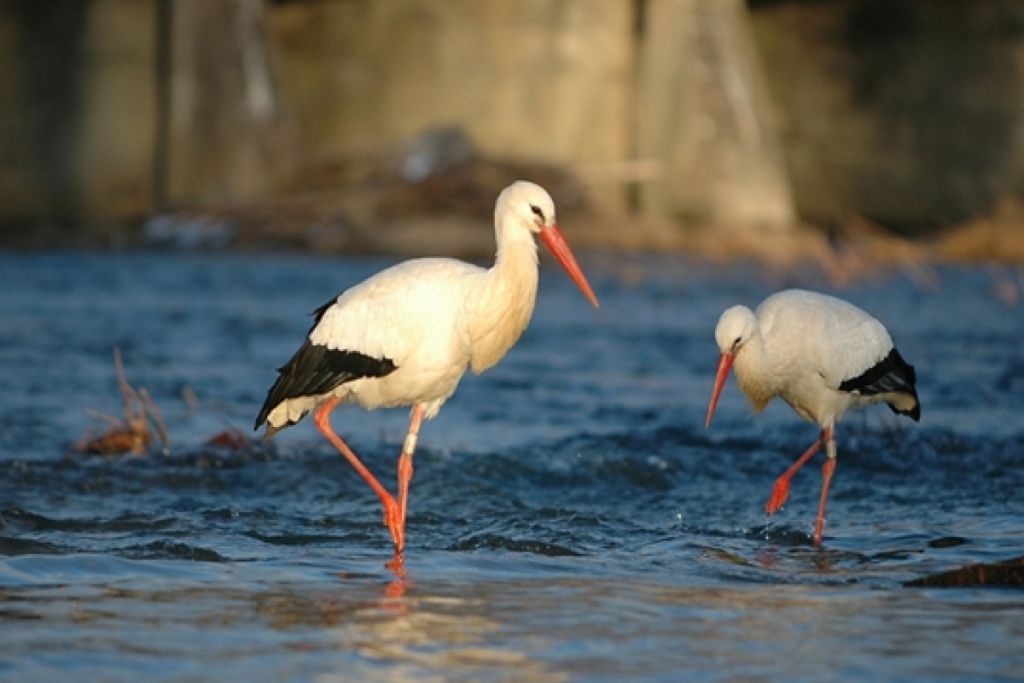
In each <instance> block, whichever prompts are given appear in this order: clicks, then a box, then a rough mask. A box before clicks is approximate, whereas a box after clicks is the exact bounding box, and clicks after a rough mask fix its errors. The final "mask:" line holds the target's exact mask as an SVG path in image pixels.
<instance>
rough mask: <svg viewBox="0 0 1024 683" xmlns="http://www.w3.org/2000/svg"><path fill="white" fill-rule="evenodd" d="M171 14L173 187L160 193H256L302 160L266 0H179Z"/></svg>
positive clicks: (197, 197) (188, 196) (181, 196)
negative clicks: (278, 73) (278, 77)
mask: <svg viewBox="0 0 1024 683" xmlns="http://www.w3.org/2000/svg"><path fill="white" fill-rule="evenodd" d="M171 14H172V16H171V22H172V26H171V32H170V35H171V45H170V65H171V66H170V69H171V77H170V88H171V94H170V98H169V107H170V111H169V121H168V122H167V124H166V125H167V126H168V130H167V133H166V134H167V138H168V144H167V152H168V158H167V160H166V169H165V173H164V175H163V177H164V178H165V179H166V187H163V188H158V189H157V191H156V193H155V195H156V196H157V197H164V198H166V200H167V201H168V202H170V203H181V204H184V203H189V204H192V203H197V202H198V203H219V202H232V201H238V200H244V199H253V198H257V197H258V196H259V194H260V193H261V192H263V191H265V190H266V189H268V188H269V187H271V186H272V185H273V183H274V181H275V180H276V179H279V178H281V177H282V176H284V175H286V174H287V173H288V172H289V171H290V170H291V169H292V168H293V166H294V160H295V151H294V145H293V144H292V141H293V139H294V129H293V126H292V124H291V122H290V117H289V116H288V115H287V108H286V106H285V105H284V103H283V102H282V101H281V98H280V96H279V93H278V88H277V85H276V83H275V79H274V69H273V54H272V52H271V50H270V45H269V41H268V40H267V36H266V29H265V0H177V1H176V2H174V3H173V5H172V9H171ZM157 176H158V177H160V176H161V174H160V173H157Z"/></svg>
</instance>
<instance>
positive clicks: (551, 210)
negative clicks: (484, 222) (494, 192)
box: [494, 180, 599, 308]
mask: <svg viewBox="0 0 1024 683" xmlns="http://www.w3.org/2000/svg"><path fill="white" fill-rule="evenodd" d="M494 219H495V225H497V226H498V231H499V236H498V239H499V241H500V240H502V238H503V236H502V234H501V233H502V231H511V232H512V233H513V235H509V238H514V234H515V233H519V234H522V232H523V231H525V233H526V234H528V235H539V236H540V239H541V241H542V242H544V245H545V246H546V247H547V248H548V249H549V250H550V251H551V253H552V255H553V256H554V257H555V259H557V260H558V262H559V263H560V264H561V266H562V268H564V269H565V272H566V273H568V274H569V277H570V278H572V281H573V282H575V283H576V286H577V287H579V288H580V291H581V292H583V295H584V296H585V297H587V300H589V301H590V303H592V304H593V305H594V307H595V308H597V307H598V306H599V304H598V302H597V296H595V295H594V290H592V289H591V288H590V283H588V282H587V278H586V276H585V275H584V274H583V269H581V268H580V266H579V264H578V263H577V262H576V257H575V256H573V253H572V250H571V249H570V248H569V245H568V243H566V241H565V238H564V237H563V236H562V231H561V230H559V229H558V221H557V220H555V202H554V200H553V199H551V195H549V194H548V193H547V190H545V189H544V188H543V187H541V186H540V185H537V184H536V183H531V182H529V181H526V180H517V181H516V182H514V183H512V184H511V185H509V186H508V187H506V188H505V189H504V190H502V192H501V194H500V195H498V202H497V204H496V205H495V207H494Z"/></svg>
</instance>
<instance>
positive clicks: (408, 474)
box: [395, 403, 424, 553]
mask: <svg viewBox="0 0 1024 683" xmlns="http://www.w3.org/2000/svg"><path fill="white" fill-rule="evenodd" d="M423 410H424V407H423V404H422V403H417V404H416V405H415V406H413V408H412V419H411V420H410V421H409V433H408V434H406V435H405V442H404V443H403V444H402V455H400V456H399V457H398V511H399V515H400V518H401V522H400V524H399V543H396V544H395V547H396V550H397V551H398V552H399V553H401V552H402V550H403V549H404V548H405V514H406V511H407V510H408V509H409V482H410V481H412V474H413V467H412V454H413V452H414V451H415V450H416V440H417V439H418V438H419V435H420V424H421V423H422V422H423Z"/></svg>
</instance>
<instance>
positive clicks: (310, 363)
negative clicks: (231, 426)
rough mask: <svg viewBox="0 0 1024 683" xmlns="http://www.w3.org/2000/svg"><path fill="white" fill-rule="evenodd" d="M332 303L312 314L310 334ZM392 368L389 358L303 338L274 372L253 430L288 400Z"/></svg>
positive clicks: (381, 373) (333, 301)
mask: <svg viewBox="0 0 1024 683" xmlns="http://www.w3.org/2000/svg"><path fill="white" fill-rule="evenodd" d="M336 301H337V298H334V299H331V300H330V301H328V302H327V303H325V304H324V305H323V306H320V307H319V308H317V309H316V310H315V311H314V312H313V325H312V327H310V329H309V331H310V332H312V331H313V330H314V329H315V328H316V326H317V325H318V324H319V323H320V319H321V318H323V316H324V313H325V312H326V311H327V309H328V308H330V307H331V306H333V305H334V303H335V302H336ZM396 367H397V366H396V365H395V363H394V361H392V360H391V359H390V358H374V357H372V356H367V355H366V354H364V353H359V352H358V351H346V350H339V349H330V348H327V347H326V346H323V345H321V344H314V343H312V342H311V341H309V338H308V337H307V339H306V341H305V342H304V343H303V344H302V346H300V347H299V350H298V351H296V352H295V354H294V355H293V356H292V357H291V358H290V359H289V360H288V362H287V363H285V364H284V365H282V366H281V367H280V368H278V370H277V371H278V373H279V374H278V376H277V380H276V381H275V382H274V386H272V387H270V391H268V392H267V400H266V401H264V402H263V407H262V408H261V409H260V413H259V415H258V416H257V417H256V429H259V427H260V425H261V424H263V423H264V422H265V421H266V419H267V416H268V415H270V413H271V411H272V410H274V408H276V407H277V406H278V405H280V404H281V403H282V402H284V401H287V400H288V399H290V398H300V397H302V396H319V395H321V394H326V393H328V392H330V391H333V390H334V389H337V388H338V387H339V386H341V385H342V384H344V383H345V382H351V381H352V380H355V379H361V378H363V377H384V376H385V375H388V374H391V373H392V372H394V371H395V369H396Z"/></svg>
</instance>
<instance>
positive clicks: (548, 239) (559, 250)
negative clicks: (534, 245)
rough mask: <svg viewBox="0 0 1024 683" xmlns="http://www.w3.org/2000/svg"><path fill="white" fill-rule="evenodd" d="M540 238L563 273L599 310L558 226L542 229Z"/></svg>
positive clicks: (595, 299)
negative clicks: (567, 275)
mask: <svg viewBox="0 0 1024 683" xmlns="http://www.w3.org/2000/svg"><path fill="white" fill-rule="evenodd" d="M540 238H541V239H542V240H544V244H545V245H547V248H548V249H550V250H551V253H552V254H554V257H555V258H556V259H558V262H559V263H561V264H562V267H563V268H565V272H567V273H568V274H569V277H571V278H572V281H573V282H575V283H576V286H577V287H579V288H580V291H581V292H583V296H585V297H587V299H588V300H589V301H590V303H592V304H594V308H599V307H600V306H601V304H599V303H598V302H597V297H596V296H595V295H594V290H592V289H591V288H590V283H589V282H587V277H586V276H585V275H584V274H583V269H582V268H580V264H578V263H576V257H575V256H573V255H572V249H570V248H569V245H568V244H567V243H566V241H565V238H564V237H562V231H561V230H559V229H558V225H557V224H555V223H552V224H551V225H549V226H547V227H545V228H543V229H542V230H541V231H540Z"/></svg>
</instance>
